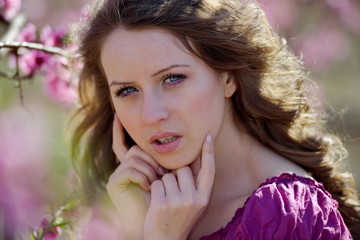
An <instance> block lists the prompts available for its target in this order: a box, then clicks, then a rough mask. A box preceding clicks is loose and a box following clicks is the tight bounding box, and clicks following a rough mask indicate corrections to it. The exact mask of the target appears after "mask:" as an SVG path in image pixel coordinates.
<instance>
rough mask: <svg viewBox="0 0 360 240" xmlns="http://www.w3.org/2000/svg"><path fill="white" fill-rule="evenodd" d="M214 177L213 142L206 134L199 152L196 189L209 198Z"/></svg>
mask: <svg viewBox="0 0 360 240" xmlns="http://www.w3.org/2000/svg"><path fill="white" fill-rule="evenodd" d="M214 177H215V158H214V141H213V139H212V137H211V135H210V134H208V135H207V136H206V138H205V141H204V143H203V148H202V152H201V168H200V171H199V175H198V178H197V189H198V191H199V192H200V193H203V194H205V195H207V196H210V194H211V189H212V186H213V183H214Z"/></svg>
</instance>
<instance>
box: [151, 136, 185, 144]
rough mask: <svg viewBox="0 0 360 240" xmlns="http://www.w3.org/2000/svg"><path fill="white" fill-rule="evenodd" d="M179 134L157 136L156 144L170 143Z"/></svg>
mask: <svg viewBox="0 0 360 240" xmlns="http://www.w3.org/2000/svg"><path fill="white" fill-rule="evenodd" d="M178 138H179V136H169V137H165V138H159V139H156V140H155V143H156V144H160V145H162V144H167V143H171V142H173V141H176V139H178Z"/></svg>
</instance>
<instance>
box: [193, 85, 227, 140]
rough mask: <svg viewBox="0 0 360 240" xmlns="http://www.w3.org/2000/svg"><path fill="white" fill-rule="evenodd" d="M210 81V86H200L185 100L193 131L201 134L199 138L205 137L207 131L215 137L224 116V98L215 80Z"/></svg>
mask: <svg viewBox="0 0 360 240" xmlns="http://www.w3.org/2000/svg"><path fill="white" fill-rule="evenodd" d="M212 81H214V82H212V84H207V85H206V86H200V87H199V89H198V90H197V91H196V92H195V91H194V94H192V97H191V98H188V100H187V101H188V102H187V109H189V115H190V117H191V119H192V122H193V125H194V127H195V128H196V129H197V130H196V129H195V130H196V131H197V132H198V133H200V134H201V136H199V137H205V134H207V133H208V132H209V131H210V132H211V134H212V135H213V136H215V135H217V133H218V130H219V128H220V126H221V123H222V121H223V118H224V114H225V96H224V95H223V92H222V91H221V88H220V86H218V84H217V83H216V82H215V81H216V80H212Z"/></svg>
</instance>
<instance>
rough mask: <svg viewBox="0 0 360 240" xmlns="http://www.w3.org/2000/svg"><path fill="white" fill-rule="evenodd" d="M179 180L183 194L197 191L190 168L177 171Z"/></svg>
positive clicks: (186, 167)
mask: <svg viewBox="0 0 360 240" xmlns="http://www.w3.org/2000/svg"><path fill="white" fill-rule="evenodd" d="M176 174H177V180H178V184H179V188H180V191H181V192H190V191H194V190H195V183H194V176H193V174H192V172H191V169H190V168H189V167H188V166H185V167H182V168H179V169H178V170H176Z"/></svg>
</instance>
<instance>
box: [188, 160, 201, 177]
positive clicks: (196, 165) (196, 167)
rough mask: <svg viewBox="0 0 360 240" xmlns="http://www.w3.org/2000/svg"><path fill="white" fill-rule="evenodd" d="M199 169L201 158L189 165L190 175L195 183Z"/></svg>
mask: <svg viewBox="0 0 360 240" xmlns="http://www.w3.org/2000/svg"><path fill="white" fill-rule="evenodd" d="M200 167H201V156H198V157H197V158H196V160H195V161H193V162H192V163H191V164H190V169H191V172H192V175H193V176H194V179H195V181H196V179H197V178H198V175H199V171H200Z"/></svg>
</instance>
